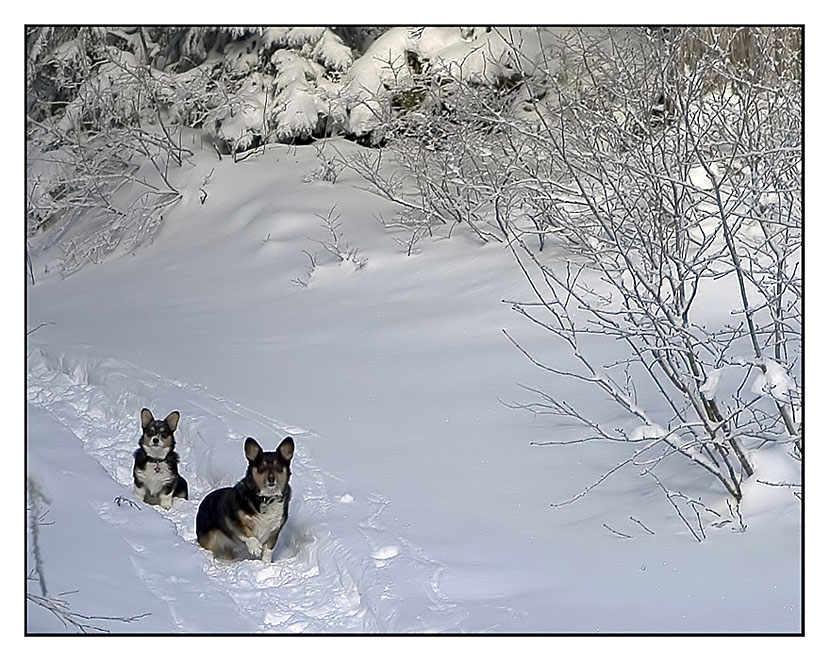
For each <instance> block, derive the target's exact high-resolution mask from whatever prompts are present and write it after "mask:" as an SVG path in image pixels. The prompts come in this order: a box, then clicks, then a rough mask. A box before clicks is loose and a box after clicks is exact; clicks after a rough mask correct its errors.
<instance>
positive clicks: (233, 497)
mask: <svg viewBox="0 0 830 662" xmlns="http://www.w3.org/2000/svg"><path fill="white" fill-rule="evenodd" d="M292 457H294V440H293V439H292V438H291V437H286V438H285V439H283V440H282V442H281V443H280V445H279V446H278V447H277V450H275V451H263V450H262V447H261V446H260V445H259V443H257V441H256V439H254V438H253V437H248V438H247V439H246V440H245V458H246V459H247V460H248V470H247V472H246V473H245V477H244V478H243V479H242V480H240V481H239V482H238V483H237V484H236V485H234V486H233V487H222V488H220V489H218V490H214V491H213V492H211V493H210V494H208V495H207V496H206V497H205V498H204V499H202V503H201V504H199V512H198V513H197V514H196V538H197V539H198V541H199V544H200V545H201V546H202V547H204V548H205V549H208V550H210V551H211V552H213V555H214V556H215V557H216V558H218V559H224V560H228V561H230V560H233V554H234V551H241V550H243V548H247V550H248V552H249V553H250V554H252V555H253V556H256V557H259V558H260V559H262V560H263V561H265V562H266V563H268V562H270V561H271V553H272V552H273V551H274V547H275V546H276V544H277V537H278V536H279V534H280V531H281V530H282V527H283V526H285V521H286V520H287V519H288V502H289V501H290V500H291V487H290V486H289V484H288V479H289V478H290V477H291V458H292Z"/></svg>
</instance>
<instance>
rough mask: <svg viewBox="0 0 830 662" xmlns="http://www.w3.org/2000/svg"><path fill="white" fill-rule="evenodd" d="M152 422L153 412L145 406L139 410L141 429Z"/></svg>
mask: <svg viewBox="0 0 830 662" xmlns="http://www.w3.org/2000/svg"><path fill="white" fill-rule="evenodd" d="M152 422H153V412H151V411H150V410H149V409H147V408H146V407H145V408H144V409H142V410H141V429H142V430H143V429H144V428H146V427H147V426H148V425H150V423H152Z"/></svg>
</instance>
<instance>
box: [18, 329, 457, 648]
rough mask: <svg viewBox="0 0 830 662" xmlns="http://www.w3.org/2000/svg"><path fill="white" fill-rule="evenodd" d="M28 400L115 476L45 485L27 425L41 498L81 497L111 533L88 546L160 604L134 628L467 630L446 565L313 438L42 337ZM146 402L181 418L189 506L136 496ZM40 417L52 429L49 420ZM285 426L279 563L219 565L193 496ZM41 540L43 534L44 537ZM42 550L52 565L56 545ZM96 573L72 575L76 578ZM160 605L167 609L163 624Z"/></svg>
mask: <svg viewBox="0 0 830 662" xmlns="http://www.w3.org/2000/svg"><path fill="white" fill-rule="evenodd" d="M27 396H28V402H29V406H30V411H32V412H39V411H44V412H46V413H48V416H49V417H51V418H53V419H54V421H55V423H60V424H61V425H63V426H65V428H68V429H69V430H71V432H72V434H73V435H74V436H75V437H76V438H77V439H78V440H79V441H80V444H81V445H82V450H83V453H84V454H85V455H86V456H88V457H89V458H92V459H94V460H95V461H96V462H97V463H98V464H99V465H100V467H102V468H103V469H104V471H105V472H106V474H108V475H109V478H110V479H111V482H110V484H108V485H101V484H100V482H101V481H99V480H97V479H95V478H92V479H87V482H93V483H99V484H97V485H87V484H84V485H78V484H77V477H76V479H75V481H76V482H75V483H74V484H70V486H71V487H63V488H60V487H59V486H58V485H55V484H54V483H55V482H56V481H59V480H60V476H59V474H66V473H67V471H68V472H69V474H71V473H72V471H71V467H66V469H67V471H56V469H57V468H56V467H54V466H53V467H52V469H51V470H52V472H53V473H54V474H55V476H58V477H53V478H50V480H49V482H47V481H45V480H43V478H44V477H42V476H39V475H38V471H39V470H41V471H42V472H44V473H48V469H47V467H48V465H49V463H50V461H52V460H54V457H55V451H54V449H52V450H50V449H49V447H48V445H46V446H41V444H43V443H44V442H43V440H42V439H39V438H37V437H36V436H35V435H34V432H35V430H31V431H30V434H32V436H31V437H30V442H29V446H30V457H31V460H32V461H31V462H30V467H29V473H30V475H31V476H32V478H33V479H34V480H36V481H38V480H42V481H43V483H44V484H43V489H44V490H45V491H46V492H47V493H49V492H50V491H51V490H52V489H62V490H66V489H69V490H70V493H69V494H62V493H61V494H53V495H52V498H53V499H59V500H60V502H61V505H62V507H63V508H64V509H66V508H67V507H72V504H73V499H78V500H79V501H83V498H82V497H84V496H85V497H86V498H87V500H88V501H89V502H90V505H92V506H93V509H94V510H95V511H96V512H97V515H98V516H99V517H100V520H101V521H102V522H103V523H104V524H105V526H106V528H105V529H103V531H104V533H101V531H102V529H101V527H100V526H97V527H91V528H90V531H91V533H90V537H92V536H93V535H95V534H94V533H92V532H93V531H97V532H98V534H97V535H99V536H101V535H104V536H105V537H106V538H107V540H96V539H90V540H89V541H88V544H90V545H96V546H98V545H114V546H115V547H116V548H118V549H121V550H122V553H126V554H127V555H128V557H129V561H130V565H131V567H132V574H133V576H134V577H135V578H137V579H138V580H139V581H140V582H141V583H142V584H143V585H144V586H145V587H146V588H147V589H148V590H149V592H150V593H151V594H152V595H153V596H154V598H155V602H156V604H154V605H152V604H151V605H148V606H147V609H146V611H150V612H153V613H154V614H155V618H153V619H150V620H145V621H144V622H142V621H141V620H139V621H136V622H133V623H131V624H130V625H129V630H128V631H130V632H140V631H159V627H160V626H159V623H160V622H161V623H165V622H166V623H169V627H170V629H171V631H185V632H210V631H213V632H215V631H222V632H232V631H281V632H389V631H394V632H425V631H439V630H440V631H446V630H456V631H457V630H458V629H459V624H460V623H461V622H462V621H463V619H464V617H465V615H466V613H465V612H464V610H462V609H460V608H459V607H458V606H457V605H456V604H453V603H452V602H450V601H449V600H448V599H447V598H446V597H445V596H444V595H443V594H442V593H441V590H440V588H439V579H440V575H441V571H442V566H441V565H440V564H438V563H436V562H435V561H434V560H432V559H429V558H427V557H426V556H425V555H424V554H423V552H421V551H420V550H418V549H416V548H415V547H413V546H412V545H411V544H409V543H408V542H407V541H406V540H404V539H401V538H400V537H398V536H396V535H394V534H391V533H390V532H389V531H387V530H384V529H383V528H381V527H380V526H379V525H378V518H379V516H380V514H381V513H382V512H383V509H384V508H385V502H384V500H383V499H382V498H381V497H378V496H375V495H371V494H360V493H357V492H355V491H354V490H350V489H347V488H346V486H344V485H342V484H341V483H340V481H338V480H337V479H336V478H334V477H332V476H330V475H328V474H326V473H325V472H323V471H321V470H320V468H319V467H317V466H316V464H315V462H314V460H313V457H312V452H311V447H312V446H313V443H314V440H315V439H316V438H317V437H316V436H315V435H314V434H313V433H311V432H309V431H306V430H301V429H298V428H296V427H292V426H290V425H286V424H284V423H281V422H278V421H274V420H271V419H268V418H267V417H264V416H262V415H260V414H257V413H256V412H253V411H250V410H248V409H246V408H244V407H243V406H241V405H237V404H233V403H230V402H227V401H225V400H223V399H221V398H219V397H217V396H215V395H213V394H210V393H208V392H206V391H205V390H204V389H203V388H201V387H199V386H193V385H187V384H181V383H178V382H175V381H171V380H169V379H166V378H164V377H162V376H160V375H157V374H153V373H150V372H148V371H145V370H142V369H140V368H137V367H135V366H132V365H130V364H128V363H126V362H123V361H118V360H114V359H109V358H95V357H91V356H84V357H78V356H67V355H64V354H59V353H56V352H54V350H50V349H46V348H45V347H42V346H38V345H36V344H34V343H32V344H31V346H30V351H29V354H28V389H27ZM141 407H149V408H150V409H151V410H152V411H153V413H154V414H155V415H157V416H166V415H167V413H169V411H171V410H173V409H177V410H179V411H180V412H181V414H182V419H181V423H180V425H179V429H178V430H177V432H176V442H177V443H176V450H177V451H178V453H179V455H180V458H181V462H180V472H181V473H182V475H183V476H184V477H185V478H186V479H187V480H188V482H189V484H190V500H189V501H182V500H179V499H177V500H175V502H174V506H173V508H172V509H171V510H170V511H164V510H162V509H160V508H155V507H152V506H148V505H146V504H143V503H141V504H137V503H135V498H134V496H133V494H132V453H133V451H134V450H135V448H136V447H137V441H138V436H139V429H138V427H139V426H138V418H137V417H138V412H139V410H140V409H141ZM30 417H34V416H33V414H31V413H30ZM36 418H37V420H38V421H40V420H41V418H42V417H41V416H37V417H36ZM43 425H45V426H46V427H47V428H48V427H49V425H50V423H44V424H43ZM52 425H53V424H52ZM53 426H54V425H53ZM37 429H40V424H39V425H38V427H37ZM43 434H45V435H46V436H47V437H50V436H51V437H53V438H54V437H55V436H56V435H55V433H43ZM286 434H291V435H293V436H294V437H295V440H296V441H297V452H296V454H295V457H294V460H293V472H292V487H293V490H294V497H293V499H292V502H291V508H290V516H289V519H288V524H287V525H286V527H285V529H284V530H283V533H282V534H281V536H280V539H279V541H278V543H277V547H276V549H275V551H274V561H273V563H270V564H265V563H262V562H261V561H258V560H246V561H239V562H235V563H226V562H218V561H216V560H215V559H214V558H213V557H212V555H211V554H210V553H209V552H207V551H205V550H203V549H201V548H200V547H199V546H198V545H197V543H196V541H195V516H196V510H197V508H198V504H199V501H200V500H201V498H202V497H204V496H205V495H206V494H207V493H208V492H209V491H211V490H212V489H215V488H217V487H221V486H225V485H232V484H234V483H235V482H236V481H238V480H239V479H240V478H241V477H242V475H243V474H244V471H245V466H246V464H245V459H244V455H243V452H242V443H243V440H244V439H245V437H246V436H248V435H251V436H254V437H256V438H257V439H258V440H259V441H260V443H262V445H263V447H265V448H271V447H273V446H276V443H277V442H278V440H279V439H281V438H282V437H283V436H284V435H286ZM68 443H69V442H64V445H66V444H68ZM39 449H40V450H39ZM38 452H40V455H38ZM80 461H81V460H78V459H76V460H66V462H67V463H70V464H71V463H73V462H75V463H80ZM53 464H54V462H53ZM41 468H42V469H41ZM86 471H88V469H87V470H86ZM85 475H86V474H84V476H85ZM102 476H105V474H103V473H102ZM101 480H102V481H103V482H104V483H106V482H107V479H106V478H105V477H104V478H102V479H101ZM73 488H74V489H73ZM119 497H121V498H119ZM127 499H129V500H130V501H132V502H133V503H130V502H129V501H127ZM80 505H81V504H79V506H78V507H80ZM80 516H81V517H83V515H80ZM87 524H88V521H85V522H84V528H83V530H86V527H87ZM96 524H97V523H96ZM171 524H172V525H173V526H171ZM44 536H45V537H46V540H47V541H48V531H46V532H45V533H44ZM45 554H46V556H47V558H46V560H45V563H46V567H47V568H48V567H49V564H50V558H49V550H48V546H47V549H46V552H45ZM88 570H89V569H86V568H80V569H78V573H77V578H78V581H82V579H83V574H84V572H87V571H88ZM400 578H406V580H407V581H404V582H401V581H400ZM116 579H117V578H116ZM122 579H125V578H122ZM393 580H394V581H393ZM228 598H229V599H228ZM159 605H163V606H164V614H165V617H163V618H162V619H161V621H159V616H160V614H159V613H158V612H159ZM168 614H169V618H167V615H168ZM145 628H147V629H148V630H145Z"/></svg>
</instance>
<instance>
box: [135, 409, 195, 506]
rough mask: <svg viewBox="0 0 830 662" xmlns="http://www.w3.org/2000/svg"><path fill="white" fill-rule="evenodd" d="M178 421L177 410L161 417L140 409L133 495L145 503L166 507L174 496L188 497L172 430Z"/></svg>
mask: <svg viewBox="0 0 830 662" xmlns="http://www.w3.org/2000/svg"><path fill="white" fill-rule="evenodd" d="M178 425H179V412H177V411H174V412H171V413H170V414H168V415H167V418H165V419H164V420H163V421H160V420H156V419H155V418H154V417H153V413H152V412H151V411H150V410H149V409H142V410H141V438H140V439H139V441H138V450H137V451H136V452H135V453H134V454H133V457H134V458H135V462H134V464H133V483H134V485H133V488H134V490H135V495H136V496H137V497H138V498H139V499H141V500H142V501H144V503H148V504H150V505H151V506H161V507H162V508H166V509H168V510H169V509H170V508H171V507H172V506H173V497H179V498H181V499H187V482H186V481H185V479H184V478H182V477H181V476H180V475H179V456H178V454H177V453H176V451H175V450H174V449H175V447H176V440H175V438H174V437H173V433H174V432H175V431H176V428H177V427H178Z"/></svg>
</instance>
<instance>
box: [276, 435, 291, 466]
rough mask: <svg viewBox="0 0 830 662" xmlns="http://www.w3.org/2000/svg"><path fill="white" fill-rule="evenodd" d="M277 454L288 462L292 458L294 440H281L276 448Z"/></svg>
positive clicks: (288, 438)
mask: <svg viewBox="0 0 830 662" xmlns="http://www.w3.org/2000/svg"><path fill="white" fill-rule="evenodd" d="M277 452H278V453H279V454H280V455H282V456H283V457H284V458H285V459H286V460H287V461H289V462H290V461H291V458H292V457H294V440H293V439H292V438H291V437H286V438H285V439H283V440H282V441H281V442H280V445H279V447H278V448H277Z"/></svg>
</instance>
